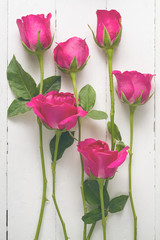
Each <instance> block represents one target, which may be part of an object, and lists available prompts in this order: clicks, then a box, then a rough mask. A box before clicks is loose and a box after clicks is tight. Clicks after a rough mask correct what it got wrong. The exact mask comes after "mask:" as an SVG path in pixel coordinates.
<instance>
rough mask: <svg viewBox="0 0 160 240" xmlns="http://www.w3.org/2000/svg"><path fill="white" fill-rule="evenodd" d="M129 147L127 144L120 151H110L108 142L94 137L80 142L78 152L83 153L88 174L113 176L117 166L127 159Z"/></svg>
mask: <svg viewBox="0 0 160 240" xmlns="http://www.w3.org/2000/svg"><path fill="white" fill-rule="evenodd" d="M128 149H129V147H128V146H127V147H125V148H123V149H122V150H121V151H120V152H118V151H110V149H109V146H108V144H107V143H106V142H103V141H100V140H98V141H96V140H95V139H93V138H88V139H85V140H84V141H81V142H79V143H78V152H80V153H81V155H82V160H83V164H84V170H85V172H86V174H87V175H88V176H90V175H91V174H92V175H94V176H95V177H97V178H110V177H112V176H113V175H114V174H115V172H116V170H117V168H118V167H119V166H120V165H121V164H122V163H123V162H124V161H125V160H126V157H127V154H128V152H127V150H128Z"/></svg>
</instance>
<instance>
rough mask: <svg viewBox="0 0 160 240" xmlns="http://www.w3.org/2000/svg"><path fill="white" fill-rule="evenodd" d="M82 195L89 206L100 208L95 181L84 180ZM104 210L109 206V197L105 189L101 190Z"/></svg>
mask: <svg viewBox="0 0 160 240" xmlns="http://www.w3.org/2000/svg"><path fill="white" fill-rule="evenodd" d="M83 188H84V195H85V200H86V202H87V203H88V204H89V205H91V206H100V205H101V202H100V194H99V185H98V182H97V181H96V180H86V181H84V183H83ZM103 196H104V205H105V208H107V207H108V205H109V195H108V192H107V190H106V188H105V187H104V188H103Z"/></svg>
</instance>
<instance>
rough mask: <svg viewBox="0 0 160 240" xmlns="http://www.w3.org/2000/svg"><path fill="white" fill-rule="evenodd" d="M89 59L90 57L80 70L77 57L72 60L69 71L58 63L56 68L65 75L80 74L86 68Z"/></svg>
mask: <svg viewBox="0 0 160 240" xmlns="http://www.w3.org/2000/svg"><path fill="white" fill-rule="evenodd" d="M89 58H90V56H89V57H88V58H87V60H86V61H85V63H84V64H83V65H82V66H81V67H80V68H78V62H77V58H76V56H75V57H74V59H73V60H72V62H71V65H70V68H69V69H66V68H61V67H60V66H59V65H58V64H57V63H56V66H57V67H58V69H59V70H60V71H62V72H63V73H67V74H70V73H72V72H74V73H77V72H80V71H81V70H82V69H83V68H84V67H85V66H86V64H87V62H88V60H89Z"/></svg>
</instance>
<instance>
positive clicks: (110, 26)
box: [96, 10, 122, 48]
mask: <svg viewBox="0 0 160 240" xmlns="http://www.w3.org/2000/svg"><path fill="white" fill-rule="evenodd" d="M96 13H97V35H96V39H97V42H98V44H99V45H101V46H104V47H107V48H109V47H111V46H112V45H113V44H114V42H115V40H116V38H117V37H118V34H119V33H120V31H121V28H122V26H121V15H120V14H119V13H118V12H117V11H116V10H110V11H107V10H97V12H96ZM105 28H106V30H107V32H108V34H109V37H110V42H111V44H109V43H107V45H106V43H105V40H104V29H105ZM119 40H120V39H119ZM108 44H109V46H108Z"/></svg>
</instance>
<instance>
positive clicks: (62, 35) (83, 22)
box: [55, 0, 107, 239]
mask: <svg viewBox="0 0 160 240" xmlns="http://www.w3.org/2000/svg"><path fill="white" fill-rule="evenodd" d="M102 8H106V1H104V0H102V1H96V0H92V1H90V0H81V1H73V0H68V1H65V0H60V1H59V0H58V1H57V3H56V9H57V19H56V20H57V32H56V35H55V42H58V43H59V42H63V41H66V40H67V39H68V38H70V37H73V36H77V37H81V38H82V39H86V42H87V44H88V46H89V51H90V59H89V61H88V63H87V65H86V67H85V68H84V69H83V70H82V71H81V72H80V73H78V76H77V89H78V91H80V89H81V88H82V87H83V86H84V85H86V84H90V85H92V86H93V87H94V89H95V90H96V93H97V98H96V105H95V109H99V110H103V111H105V103H106V90H105V86H106V68H107V67H106V58H105V54H104V53H103V51H102V50H101V49H100V48H98V47H97V45H96V44H95V42H94V40H93V37H92V33H91V31H90V30H89V28H88V26H87V24H89V25H90V26H91V27H92V29H93V30H94V32H96V25H97V17H96V10H97V9H102ZM60 74H61V75H62V91H71V92H73V89H72V83H71V80H70V78H69V76H66V75H65V74H62V73H60ZM93 129H94V131H93ZM105 135H106V122H105V121H94V120H91V119H86V120H84V122H83V125H82V139H85V138H89V137H93V138H95V139H101V140H105ZM71 169H72V170H71ZM80 175H81V167H80V159H79V155H78V153H77V150H76V143H75V144H74V146H73V147H72V150H70V151H69V150H68V151H67V152H66V154H65V156H64V158H63V159H62V160H61V161H59V162H58V164H57V197H58V200H59V205H60V209H62V212H63V213H64V219H65V220H66V225H67V229H68V234H69V237H70V238H71V239H82V229H83V228H82V227H83V223H82V221H81V217H82V214H83V209H82V201H81V195H80V177H81V176H80ZM64 196H65V198H64ZM56 226H57V227H56V229H57V235H56V236H57V239H61V238H62V237H63V235H62V234H63V233H62V230H61V226H60V224H59V220H57V225H56ZM73 226H74V227H73ZM100 232H101V227H100V228H97V232H96V234H95V235H94V237H93V239H96V236H97V237H98V236H99V233H100Z"/></svg>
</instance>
